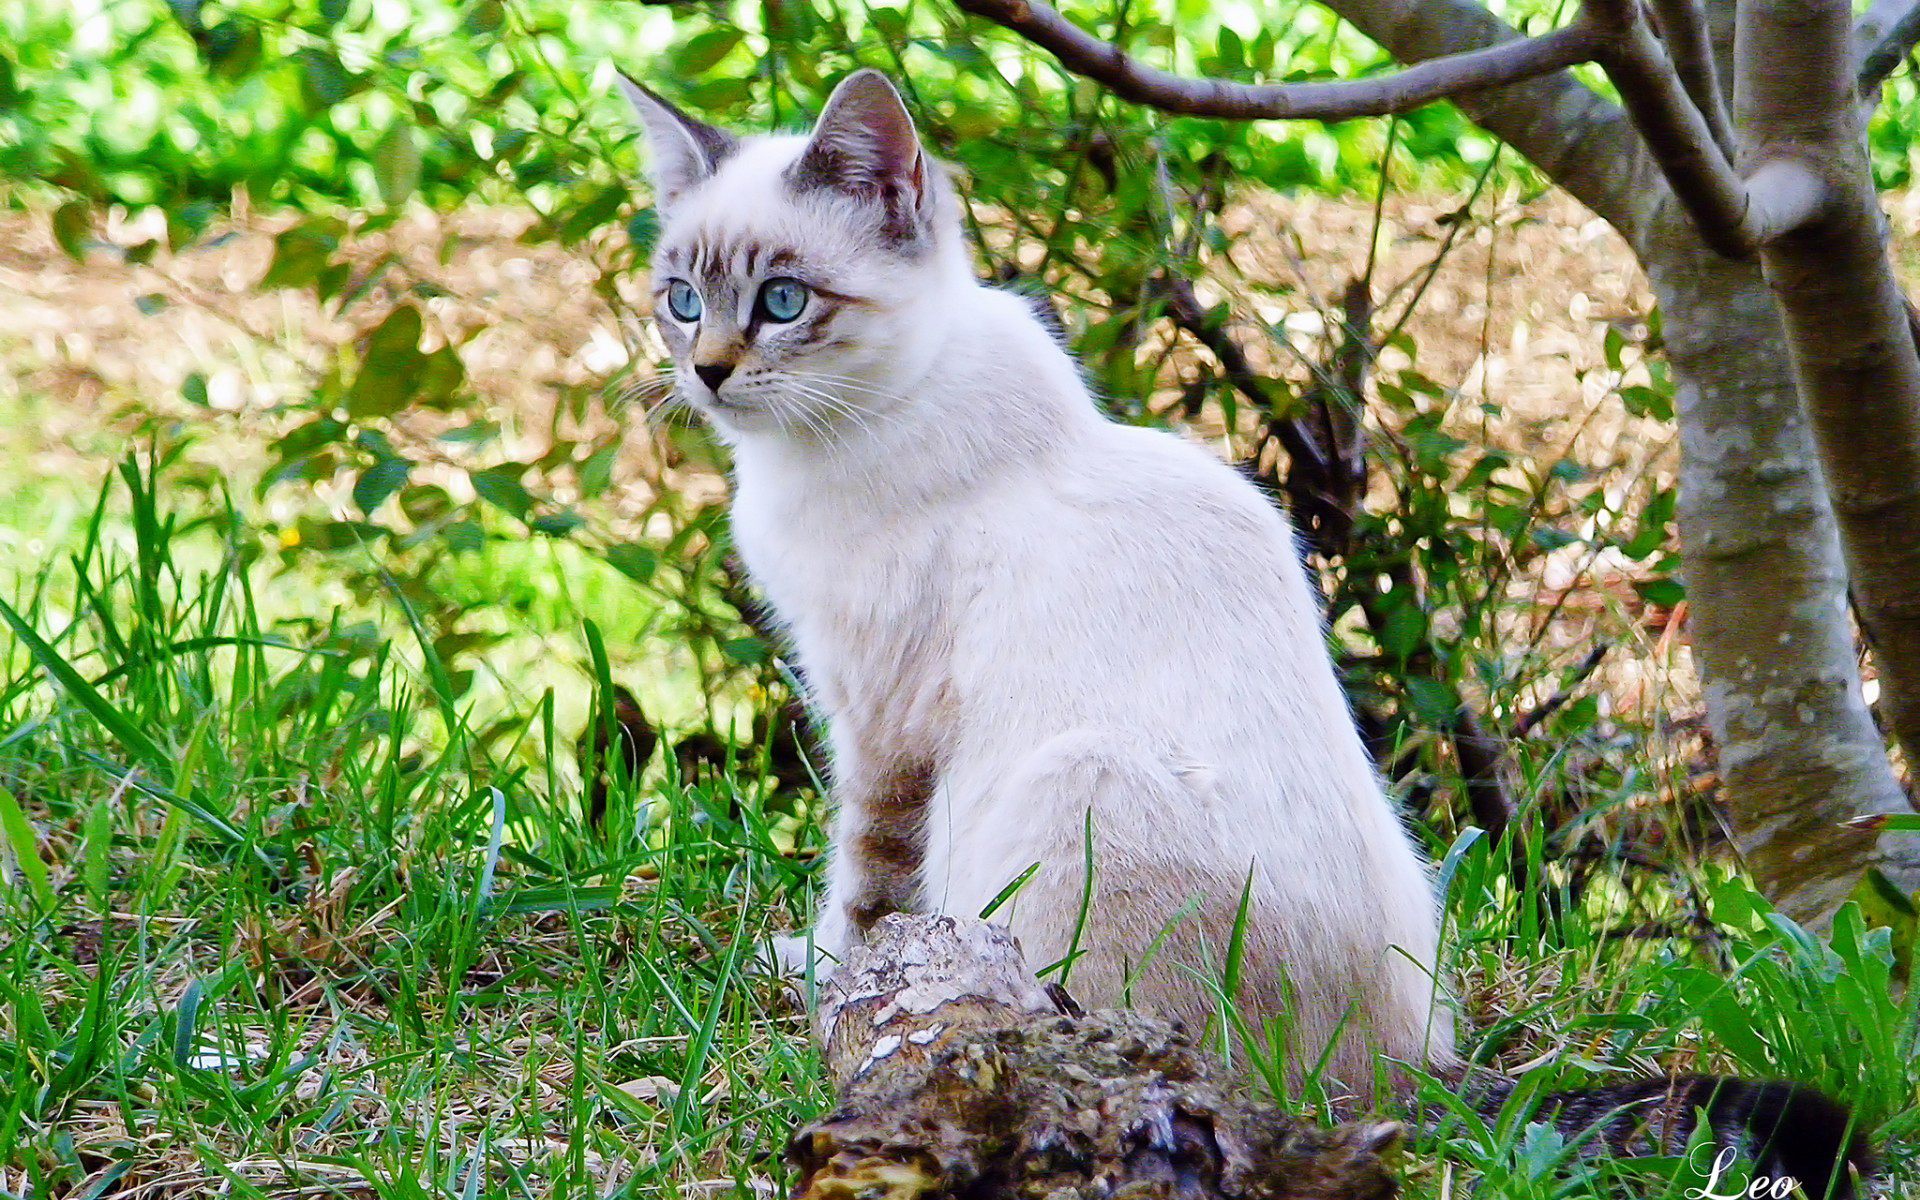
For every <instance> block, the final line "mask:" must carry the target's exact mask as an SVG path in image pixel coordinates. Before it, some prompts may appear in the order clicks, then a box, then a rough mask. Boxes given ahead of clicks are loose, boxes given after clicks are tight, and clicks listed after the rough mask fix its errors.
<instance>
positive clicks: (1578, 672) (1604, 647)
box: [1507, 642, 1613, 742]
mask: <svg viewBox="0 0 1920 1200" xmlns="http://www.w3.org/2000/svg"><path fill="white" fill-rule="evenodd" d="M1611 649H1613V643H1611V642H1601V643H1599V644H1598V645H1596V646H1595V647H1594V648H1593V649H1591V650H1589V651H1587V656H1586V657H1585V658H1583V659H1581V660H1580V665H1579V666H1577V667H1575V668H1574V669H1573V674H1572V675H1571V676H1569V677H1568V679H1567V682H1566V683H1564V684H1562V685H1561V687H1560V690H1559V691H1556V692H1555V693H1554V694H1553V695H1551V696H1548V697H1547V698H1546V699H1545V700H1542V701H1541V702H1540V703H1538V704H1536V705H1534V706H1533V707H1532V708H1531V709H1529V710H1528V711H1526V712H1525V713H1522V714H1521V715H1520V719H1519V720H1517V721H1515V722H1514V723H1513V727H1512V728H1511V729H1510V730H1508V731H1507V737H1508V738H1510V739H1512V740H1513V741H1516V742H1517V741H1519V740H1520V739H1521V738H1523V737H1525V736H1527V734H1529V733H1531V732H1533V730H1534V727H1535V726H1537V725H1539V724H1540V722H1542V721H1544V720H1546V719H1547V718H1548V717H1550V716H1552V715H1553V714H1554V713H1556V712H1559V711H1560V710H1561V709H1562V708H1564V707H1565V706H1566V703H1567V701H1569V700H1571V699H1573V697H1574V695H1575V694H1576V693H1577V692H1579V690H1580V685H1581V684H1583V683H1585V682H1586V681H1587V677H1588V676H1589V675H1592V674H1593V673H1594V671H1595V670H1597V669H1598V668H1599V666H1600V661H1601V660H1602V659H1604V658H1606V656H1607V651H1609V650H1611Z"/></svg>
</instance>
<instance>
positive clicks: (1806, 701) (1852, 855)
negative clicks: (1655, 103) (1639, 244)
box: [1643, 209, 1920, 921]
mask: <svg viewBox="0 0 1920 1200" xmlns="http://www.w3.org/2000/svg"><path fill="white" fill-rule="evenodd" d="M1650 241H1651V243H1652V245H1653V247H1654V250H1653V252H1652V253H1649V254H1647V255H1646V256H1645V257H1644V259H1643V261H1644V262H1645V264H1646V266H1647V274H1648V277H1649V279H1650V280H1651V282H1652V284H1653V288H1654V293H1655V295H1656V296H1657V297H1658V298H1659V301H1660V307H1661V311H1663V312H1664V313H1666V314H1667V318H1666V339H1667V355H1668V357H1669V359H1670V360H1671V362H1672V364H1673V377H1674V380H1675V384H1676V389H1677V391H1678V408H1679V424H1680V497H1679V520H1680V544H1681V546H1682V571H1683V574H1684V576H1685V578H1686V583H1687V596H1688V599H1689V601H1690V602H1691V611H1692V618H1691V624H1690V627H1689V630H1690V633H1691V634H1692V641H1693V648H1694V660H1695V666H1696V667H1697V669H1698V670H1699V673H1700V678H1701V683H1702V686H1703V687H1704V689H1705V694H1706V704H1707V720H1708V724H1709V727H1710V728H1711V729H1712V731H1713V736H1714V741H1715V743H1716V744H1717V746H1718V748H1719V755H1720V774H1721V778H1722V779H1723V780H1724V781H1725V789H1726V793H1725V802H1726V804H1725V807H1726V813H1727V817H1728V821H1729V824H1730V825H1731V830H1730V832H1731V834H1732V837H1733V841H1734V845H1735V846H1736V847H1737V848H1738V849H1739V851H1740V852H1741V854H1742V855H1743V856H1744V857H1745V859H1746V862H1747V867H1748V869H1749V870H1751V871H1752V873H1753V875H1754V878H1755V879H1756V880H1758V881H1759V883H1760V885H1761V887H1762V888H1763V889H1764V890H1765V891H1766V893H1767V895H1768V897H1769V898H1770V899H1772V900H1773V902H1774V903H1775V904H1777V905H1779V906H1780V908H1781V909H1782V910H1783V911H1784V912H1786V913H1787V914H1788V915H1789V916H1792V917H1794V918H1795V919H1796V920H1802V921H1805V920H1813V919H1817V918H1819V917H1821V916H1823V915H1825V914H1827V913H1830V912H1832V911H1833V909H1834V908H1836V907H1837V906H1838V905H1839V904H1840V902H1841V901H1843V900H1844V899H1846V896H1847V893H1848V892H1850V891H1851V890H1852V888H1853V885H1854V884H1855V883H1856V882H1857V881H1858V879H1859V877H1860V874H1861V872H1862V871H1863V870H1865V869H1866V867H1868V866H1869V865H1873V864H1875V863H1878V862H1880V859H1879V857H1878V845H1877V843H1876V839H1875V838H1874V837H1873V836H1871V835H1869V834H1864V833H1860V832H1856V831H1850V830H1847V829H1843V828H1841V827H1840V826H1841V822H1843V821H1846V820H1848V819H1850V818H1852V817H1855V816H1859V815H1862V814H1865V813H1869V812H1892V811H1896V810H1899V809H1903V808H1905V807H1906V805H1905V798H1904V796H1903V794H1902V792H1901V790H1900V784H1899V781H1898V780H1897V779H1895V778H1894V775H1893V768H1892V766H1891V765H1890V764H1889V763H1888V761H1887V755H1886V751H1885V748H1884V742H1883V741H1882V739H1881V736H1880V732H1879V730H1878V729H1876V728H1875V727H1874V723H1873V717H1872V714H1871V713H1870V712H1869V711H1868V710H1867V706H1866V702H1865V701H1864V700H1863V699H1862V696H1861V691H1860V675H1859V670H1858V667H1857V660H1856V658H1855V654H1854V645H1853V631H1852V630H1851V628H1850V627H1849V624H1848V621H1847V619H1846V614H1847V572H1846V565H1845V563H1844V562H1843V561H1842V557H1841V552H1840V538H1839V533H1838V530H1837V529H1836V528H1835V525H1834V521H1833V515H1832V509H1831V508H1830V507H1829V506H1828V503H1827V491H1826V482H1825V479H1824V477H1823V476H1822V473H1821V470H1820V463H1819V458H1818V455H1817V454H1816V452H1815V450H1814V445H1813V439H1812V436H1811V434H1810V432H1809V431H1808V428H1807V424H1806V422H1805V420H1804V419H1802V417H1801V413H1800V407H1799V396H1798V395H1797V393H1796V391H1795V389H1794V385H1793V380H1792V376H1791V368H1790V367H1789V364H1788V361H1787V353H1786V342H1785V337H1784V335H1783V334H1782V332H1781V328H1780V316H1779V312H1778V310H1777V309H1776V308H1775V306H1774V303H1773V298H1772V296H1771V295H1769V294H1768V291H1767V288H1766V284H1765V281H1764V280H1762V279H1761V277H1760V271H1759V268H1758V266H1757V265H1756V264H1754V263H1750V262H1749V263H1741V262H1732V261H1729V260H1727V259H1725V258H1722V257H1720V256H1719V255H1717V254H1715V253H1713V252H1712V251H1710V250H1708V249H1707V248H1706V246H1705V245H1704V244H1703V243H1702V242H1701V241H1700V239H1699V237H1698V236H1697V235H1696V234H1695V233H1694V231H1693V228H1692V226H1691V224H1690V223H1689V222H1688V220H1687V218H1686V217H1685V215H1684V214H1682V213H1681V212H1679V211H1678V210H1677V209H1670V210H1669V211H1668V212H1667V214H1666V215H1665V218H1664V221H1663V222H1662V223H1661V225H1660V226H1659V227H1655V228H1653V229H1650ZM1689 314H1692V315H1691V316H1689ZM1885 840H1886V846H1887V848H1888V849H1890V850H1891V849H1894V848H1896V847H1897V846H1898V840H1897V839H1894V838H1887V839H1885ZM1882 865H1884V866H1886V867H1887V868H1889V870H1890V871H1891V872H1892V873H1894V874H1895V875H1897V876H1899V877H1901V878H1902V880H1903V882H1904V883H1905V885H1906V886H1907V887H1909V888H1911V887H1913V886H1915V885H1916V884H1917V883H1920V879H1916V878H1914V875H1915V872H1914V871H1913V869H1912V867H1911V866H1910V865H1909V866H1907V867H1904V868H1903V867H1902V866H1901V865H1900V864H1899V863H1896V862H1886V863H1883V864H1882Z"/></svg>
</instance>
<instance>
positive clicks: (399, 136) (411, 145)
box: [373, 113, 420, 208]
mask: <svg viewBox="0 0 1920 1200" xmlns="http://www.w3.org/2000/svg"><path fill="white" fill-rule="evenodd" d="M373 182H374V185H375V186H376V187H378V188H379V189H380V199H381V200H382V201H384V202H385V203H386V205H387V207H388V208H398V207H399V206H400V205H401V204H403V203H405V202H406V199H407V197H409V196H411V195H413V193H414V191H415V190H416V189H417V188H419V186H420V143H419V141H418V140H417V139H416V138H415V136H414V132H413V120H412V117H411V116H410V115H409V114H407V113H402V114H400V115H399V116H396V117H395V118H394V119H393V124H391V125H389V126H387V131H386V133H384V134H382V135H381V137H380V141H379V142H378V144H376V145H375V146H374V148H373Z"/></svg>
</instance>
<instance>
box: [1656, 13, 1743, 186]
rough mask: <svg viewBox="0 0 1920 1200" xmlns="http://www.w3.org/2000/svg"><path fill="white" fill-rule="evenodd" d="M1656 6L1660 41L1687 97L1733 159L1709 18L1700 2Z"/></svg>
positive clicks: (1725, 153) (1717, 142)
mask: <svg viewBox="0 0 1920 1200" xmlns="http://www.w3.org/2000/svg"><path fill="white" fill-rule="evenodd" d="M1652 4H1653V14H1654V17H1655V19H1657V20H1658V21H1659V22H1660V40H1661V41H1662V42H1664V43H1666V47H1667V54H1668V55H1669V56H1670V57H1671V58H1672V59H1673V69H1674V70H1675V71H1676V72H1678V73H1679V76H1680V82H1681V84H1682V85H1683V86H1684V87H1685V88H1686V89H1687V96H1688V97H1689V98H1690V99H1692V101H1693V104H1694V107H1695V108H1697V109H1699V110H1700V115H1701V116H1703V117H1705V118H1706V120H1707V128H1708V129H1710V130H1712V131H1713V140H1714V143H1715V144H1716V145H1718V146H1719V147H1720V153H1721V154H1723V155H1725V156H1726V157H1728V158H1732V157H1733V154H1734V146H1735V142H1734V140H1733V122H1732V120H1731V119H1730V118H1729V117H1728V116H1727V103H1726V99H1725V93H1724V92H1722V91H1721V90H1720V78H1719V70H1718V68H1716V67H1715V66H1714V63H1713V48H1712V47H1711V46H1709V45H1708V44H1707V25H1706V16H1705V14H1703V13H1702V12H1701V11H1700V2H1699V0H1652Z"/></svg>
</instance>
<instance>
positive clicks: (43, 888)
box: [0, 787, 54, 913]
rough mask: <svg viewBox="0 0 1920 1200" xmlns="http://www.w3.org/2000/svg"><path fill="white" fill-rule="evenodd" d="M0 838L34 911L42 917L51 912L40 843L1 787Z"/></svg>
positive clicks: (25, 815) (10, 796) (21, 813)
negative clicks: (30, 897) (31, 898)
mask: <svg viewBox="0 0 1920 1200" xmlns="http://www.w3.org/2000/svg"><path fill="white" fill-rule="evenodd" d="M0 837H4V838H5V839H6V843H7V849H8V850H9V851H11V853H12V857H13V868H14V870H15V871H18V872H19V873H20V879H21V881H22V882H24V883H25V884H26V888H27V891H28V893H29V894H31V895H32V896H33V902H34V905H35V907H37V908H38V909H39V910H40V911H41V912H43V913H44V912H50V911H52V909H53V900H54V897H53V884H52V882H51V881H50V880H49V879H48V877H47V864H46V863H44V862H42V861H41V860H40V839H39V837H38V836H36V835H35V834H34V832H33V824H32V823H31V822H30V821H28V820H27V814H26V813H24V812H22V811H21V810H20V804H19V802H18V801H17V800H15V799H14V798H13V793H12V792H10V791H8V790H7V789H6V788H4V787H0Z"/></svg>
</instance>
